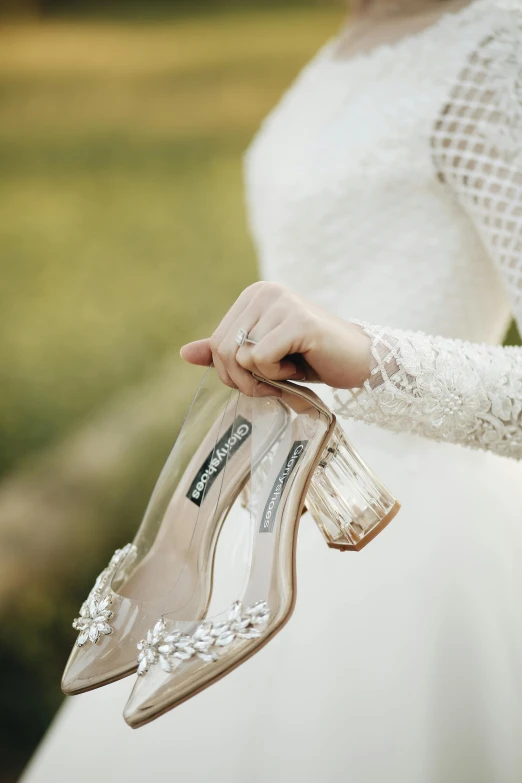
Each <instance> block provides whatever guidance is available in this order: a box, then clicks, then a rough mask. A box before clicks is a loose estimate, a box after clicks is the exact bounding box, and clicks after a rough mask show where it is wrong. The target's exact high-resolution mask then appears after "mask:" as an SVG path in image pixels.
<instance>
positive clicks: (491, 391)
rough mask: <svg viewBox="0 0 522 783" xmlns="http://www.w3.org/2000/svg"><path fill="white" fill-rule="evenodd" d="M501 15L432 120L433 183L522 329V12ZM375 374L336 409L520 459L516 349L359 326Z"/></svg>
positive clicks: (520, 372)
mask: <svg viewBox="0 0 522 783" xmlns="http://www.w3.org/2000/svg"><path fill="white" fill-rule="evenodd" d="M504 4H505V6H506V8H505V10H504V11H499V25H498V28H496V29H495V30H494V31H492V33H491V35H490V36H488V37H487V38H486V39H485V40H483V41H482V42H481V43H480V45H479V46H478V48H477V49H476V51H475V52H474V53H473V55H472V56H471V57H470V58H469V60H468V62H467V64H466V66H465V68H464V69H463V71H462V72H461V73H460V75H459V78H458V80H457V82H456V83H455V85H454V86H453V88H452V90H451V93H450V97H449V101H448V103H447V105H446V106H445V107H444V109H443V111H442V112H441V115H440V117H439V118H438V121H437V122H436V124H435V127H434V130H433V136H432V150H433V161H434V164H435V167H436V171H437V174H438V177H439V179H440V180H441V181H442V182H444V183H445V184H446V186H447V187H448V188H450V189H451V191H452V194H453V196H454V197H455V198H456V199H457V200H458V202H459V203H460V205H461V206H462V208H463V209H464V210H465V211H466V212H467V214H468V215H469V217H470V218H471V220H472V222H473V224H474V226H475V228H476V230H477V232H478V233H479V235H480V237H481V239H482V242H483V244H484V246H485V247H486V249H487V251H488V253H489V255H490V257H491V258H492V260H493V262H494V263H495V265H496V267H497V269H498V271H499V274H500V275H501V277H502V279H503V281H504V283H505V286H506V288H507V291H508V293H509V297H510V300H511V303H512V308H513V313H514V316H515V319H516V321H517V323H518V326H519V329H520V331H522V16H521V14H520V13H519V12H517V11H509V9H508V7H507V0H505V3H504ZM361 327H362V328H363V329H364V331H365V332H366V333H367V334H368V335H369V336H370V338H371V341H372V357H373V359H372V370H371V375H370V378H369V380H368V381H366V383H365V384H364V387H362V388H361V389H354V390H335V398H336V405H337V408H336V411H337V413H339V414H340V415H341V416H347V417H352V418H357V419H361V420H363V421H366V422H368V423H375V424H378V425H380V426H382V427H386V428H388V429H393V430H401V431H404V430H409V431H412V432H417V433H419V434H421V435H424V436H426V437H430V438H434V439H436V440H446V441H450V442H453V443H461V444H464V445H467V446H472V447H475V448H482V449H487V450H489V451H494V452H496V453H498V454H503V455H506V456H509V457H513V458H516V459H521V458H522V349H521V348H502V347H500V346H498V347H497V346H486V345H476V344H472V343H465V342H461V341H459V340H450V339H445V338H441V337H428V336H426V335H423V334H420V333H408V332H401V331H396V330H393V329H386V328H382V327H377V326H371V325H369V324H361Z"/></svg>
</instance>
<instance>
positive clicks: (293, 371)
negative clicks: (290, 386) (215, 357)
mask: <svg viewBox="0 0 522 783" xmlns="http://www.w3.org/2000/svg"><path fill="white" fill-rule="evenodd" d="M293 345H294V339H293V335H292V332H291V324H290V323H289V322H288V321H283V322H282V323H279V324H277V325H276V326H275V327H274V328H272V329H269V330H268V331H267V332H265V334H264V336H263V337H262V338H261V339H260V340H259V341H258V343H257V344H256V345H248V346H247V345H244V346H242V347H241V349H240V350H239V351H238V352H237V355H236V359H237V362H238V363H239V364H241V366H243V367H245V368H247V369H249V370H250V371H251V372H255V373H257V374H258V375H262V376H264V377H265V378H269V379H270V380H272V381H287V380H290V379H292V380H305V374H304V372H303V370H302V368H301V367H299V366H298V365H297V364H296V362H294V361H292V359H290V358H289V357H288V354H290V353H291V352H292V350H293Z"/></svg>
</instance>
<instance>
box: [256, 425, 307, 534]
mask: <svg viewBox="0 0 522 783" xmlns="http://www.w3.org/2000/svg"><path fill="white" fill-rule="evenodd" d="M307 443H308V441H307V440H296V441H295V442H294V445H293V446H292V448H291V449H290V451H289V452H288V456H287V458H286V459H285V461H284V462H283V465H282V467H281V470H280V471H279V475H278V477H277V478H276V480H275V481H274V486H273V487H272V491H271V492H270V495H269V498H268V500H267V502H266V506H265V508H264V511H263V516H262V518H261V525H260V526H259V532H260V533H271V532H272V531H273V529H274V523H275V519H276V516H277V509H278V507H279V503H280V502H281V497H282V495H283V490H284V488H285V484H286V483H287V482H288V479H289V477H290V475H291V473H292V471H293V470H294V468H295V466H296V465H297V463H298V462H299V458H300V457H301V455H302V454H303V452H304V450H305V448H306V444H307Z"/></svg>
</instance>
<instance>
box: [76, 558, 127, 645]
mask: <svg viewBox="0 0 522 783" xmlns="http://www.w3.org/2000/svg"><path fill="white" fill-rule="evenodd" d="M131 554H132V555H133V556H134V555H135V554H136V547H135V546H134V545H133V544H127V545H126V546H124V547H123V548H122V549H117V550H116V552H115V553H114V554H113V556H112V557H111V561H110V563H109V565H108V566H107V568H104V570H103V571H102V572H101V574H100V575H99V576H98V578H97V579H96V582H95V583H94V587H93V588H92V590H91V592H90V593H89V595H88V597H87V600H86V601H84V602H83V604H82V607H81V609H80V616H79V617H77V618H76V619H75V620H74V621H73V624H72V626H73V628H75V629H76V630H77V631H79V632H80V633H79V634H78V638H77V639H76V645H77V646H78V647H83V645H84V644H85V643H86V642H92V643H93V644H96V642H97V641H98V640H99V639H100V638H101V637H102V636H107V635H108V634H110V633H112V628H111V625H110V622H109V621H110V619H111V618H112V616H113V612H112V611H111V610H110V608H109V607H110V605H111V603H112V595H111V593H110V585H111V582H112V580H113V578H114V576H115V574H116V572H117V571H118V570H119V569H120V568H121V566H122V565H123V562H124V561H125V560H126V559H127V558H128V557H129V555H131Z"/></svg>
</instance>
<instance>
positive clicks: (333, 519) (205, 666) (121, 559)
mask: <svg viewBox="0 0 522 783" xmlns="http://www.w3.org/2000/svg"><path fill="white" fill-rule="evenodd" d="M259 380H264V379H259ZM265 383H268V384H270V385H271V386H272V388H273V390H274V394H273V396H266V389H267V387H266V385H265V384H263V386H262V387H259V388H260V389H261V388H263V389H264V393H263V396H261V393H260V394H259V395H256V394H254V396H253V397H247V396H245V395H243V394H241V393H239V392H238V391H236V390H232V389H230V388H229V387H227V386H224V385H223V384H222V383H221V382H220V380H219V378H218V376H217V373H216V371H215V370H214V369H212V368H210V369H209V370H208V371H207V372H206V374H205V376H204V378H203V381H202V383H201V385H200V387H199V389H198V392H197V394H196V396H195V398H194V400H193V402H192V404H191V406H190V408H189V411H188V413H187V416H186V418H185V421H184V423H183V426H182V428H181V431H180V434H179V436H178V438H177V440H176V443H175V445H174V448H173V450H172V452H171V454H170V456H169V458H168V460H167V463H166V465H165V467H164V469H163V471H162V473H161V475H160V477H159V480H158V482H157V485H156V487H155V489H154V492H153V494H152V497H151V500H150V502H149V505H148V507H147V510H146V512H145V516H144V519H143V522H142V524H141V526H140V528H139V530H138V533H137V535H136V537H135V539H134V541H133V543H132V544H127V545H126V546H125V547H123V548H122V549H119V550H117V551H116V553H115V554H114V556H113V557H112V559H111V561H110V563H109V565H108V567H107V568H106V569H105V570H104V571H103V572H102V573H101V574H100V576H99V577H98V579H97V580H96V583H95V585H94V587H93V589H92V590H91V592H90V594H89V596H88V598H87V600H86V601H85V602H84V604H83V605H82V607H81V610H80V614H79V617H78V618H76V619H75V621H74V623H73V627H74V628H76V630H77V631H78V638H77V640H76V643H75V646H74V647H73V651H72V653H71V656H70V658H69V661H68V663H67V666H66V668H65V672H64V675H63V679H62V690H63V691H64V692H65V693H66V694H77V693H82V692H84V691H87V690H90V689H92V688H97V687H100V686H102V685H106V684H108V683H110V682H113V681H115V680H118V679H120V678H121V677H125V676H127V675H130V674H133V673H135V672H137V675H138V676H137V678H136V681H135V684H134V687H133V689H132V692H131V695H130V698H129V700H128V702H127V705H126V707H125V710H124V718H125V720H126V721H127V723H128V724H129V725H130V726H132V727H133V728H137V727H139V726H141V725H143V724H145V723H147V722H149V721H151V720H153V719H154V718H156V717H158V716H159V715H162V714H163V713H165V712H166V711H168V710H169V709H172V708H173V707H175V706H177V705H179V704H181V703H182V702H183V701H186V700H187V699H189V698H190V697H192V696H193V695H195V694H196V693H199V692H200V691H201V690H203V689H204V688H206V687H208V686H209V685H211V684H212V683H213V682H216V681H217V680H218V679H220V678H221V677H223V676H225V675H226V674H227V673H229V672H230V671H231V670H233V669H234V668H235V667H236V666H238V665H239V664H241V663H243V662H244V661H245V660H247V659H248V658H249V657H250V656H252V655H253V654H254V653H256V652H257V651H258V650H259V649H261V647H263V646H264V645H265V644H266V643H267V642H268V641H270V639H271V638H272V637H273V636H274V635H275V634H276V633H278V632H279V631H280V630H281V629H282V627H283V626H284V625H285V623H286V622H287V621H288V620H289V619H290V617H291V614H292V611H293V608H294V604H295V597H296V579H295V552H296V540H297V529H298V524H299V520H300V517H301V515H302V513H303V511H304V510H306V509H308V510H309V511H310V512H311V515H312V517H313V519H314V520H315V522H316V523H317V525H318V527H319V529H320V530H321V532H322V533H323V535H324V537H325V539H326V543H327V544H328V546H329V547H332V548H335V549H339V550H360V549H362V547H364V546H365V545H366V544H367V543H368V542H369V541H370V540H371V539H372V538H374V537H375V536H376V535H377V534H378V533H379V532H380V531H381V530H382V529H383V528H384V527H385V526H386V524H387V523H388V522H389V521H390V520H391V519H392V518H393V517H394V516H395V514H396V513H397V511H398V509H399V504H398V502H397V501H396V500H395V498H394V497H392V495H391V494H390V493H389V492H388V491H387V490H386V489H385V487H384V486H383V485H382V484H381V482H380V481H379V480H378V479H377V478H376V476H375V475H374V474H373V473H372V472H371V470H370V469H369V468H368V467H367V466H366V465H365V464H364V462H363V461H362V460H361V458H360V457H359V456H358V455H357V453H356V452H355V450H354V449H353V447H352V446H351V444H350V443H349V442H348V441H347V439H346V437H345V435H344V433H343V431H342V429H341V428H340V426H339V425H338V424H337V423H336V419H335V415H334V414H333V413H332V412H331V411H330V410H329V409H328V407H327V406H326V405H324V403H323V402H322V401H321V400H320V399H319V398H318V397H317V395H316V394H314V393H313V392H312V391H310V390H309V389H308V388H305V387H300V386H296V385H295V384H291V383H288V382H281V383H278V382H272V381H265ZM240 494H242V495H243V497H244V496H245V495H247V501H246V505H247V507H248V512H249V513H248V517H249V519H250V555H249V559H248V562H249V569H248V577H247V579H246V586H245V587H244V589H243V591H242V594H241V595H238V597H237V600H236V601H234V603H233V604H232V606H229V607H227V608H226V610H225V611H224V612H222V613H221V614H217V615H216V614H214V615H213V616H212V617H209V616H208V609H209V605H210V599H211V597H212V592H213V568H214V555H215V551H216V544H217V541H218V537H219V535H220V531H221V528H222V525H223V522H224V520H225V518H226V516H227V513H228V511H229V510H230V508H231V507H232V505H233V504H234V502H235V501H236V499H237V498H238V497H239V495H240Z"/></svg>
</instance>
